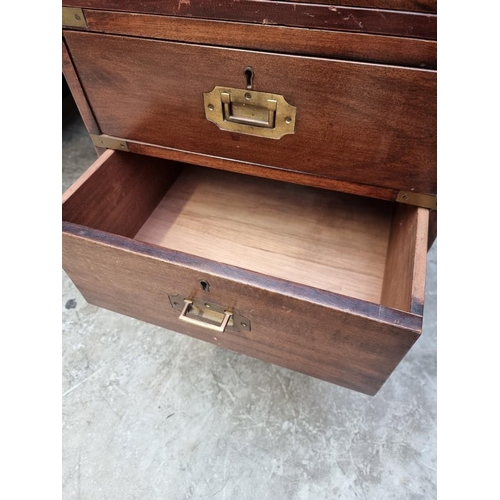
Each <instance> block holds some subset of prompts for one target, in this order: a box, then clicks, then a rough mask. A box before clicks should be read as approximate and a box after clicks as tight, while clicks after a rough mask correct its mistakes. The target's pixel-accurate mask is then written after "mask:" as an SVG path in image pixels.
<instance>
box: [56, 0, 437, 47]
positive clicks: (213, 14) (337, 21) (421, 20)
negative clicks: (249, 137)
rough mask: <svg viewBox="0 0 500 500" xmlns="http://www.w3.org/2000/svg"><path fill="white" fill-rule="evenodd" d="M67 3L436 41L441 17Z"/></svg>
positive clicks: (200, 3) (200, 4) (232, 2)
mask: <svg viewBox="0 0 500 500" xmlns="http://www.w3.org/2000/svg"><path fill="white" fill-rule="evenodd" d="M63 5H65V6H69V7H71V6H74V7H82V8H85V9H98V10H117V11H122V12H138V13H143V14H158V15H168V16H179V17H192V18H202V19H218V20H221V21H236V22H247V23H255V24H271V25H280V26H301V27H304V28H319V29H324V30H337V31H351V32H357V33H374V34H379V35H394V36H406V37H411V38H424V39H429V40H435V39H436V36H437V16H436V15H435V14H431V13H428V12H407V11H395V10H388V9H378V8H369V7H361V8H360V7H352V6H349V5H344V6H342V5H331V4H329V5H328V4H318V3H297V2H290V1H289V2H276V1H269V0H189V1H179V0H148V1H147V2H144V1H138V0H63Z"/></svg>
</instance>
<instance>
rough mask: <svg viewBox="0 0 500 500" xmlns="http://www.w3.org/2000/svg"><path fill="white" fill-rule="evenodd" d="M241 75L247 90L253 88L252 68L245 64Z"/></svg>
mask: <svg viewBox="0 0 500 500" xmlns="http://www.w3.org/2000/svg"><path fill="white" fill-rule="evenodd" d="M243 76H244V77H245V87H246V88H247V89H248V90H252V88H253V76H254V74H253V68H251V67H250V66H247V67H246V68H245V69H244V70H243Z"/></svg>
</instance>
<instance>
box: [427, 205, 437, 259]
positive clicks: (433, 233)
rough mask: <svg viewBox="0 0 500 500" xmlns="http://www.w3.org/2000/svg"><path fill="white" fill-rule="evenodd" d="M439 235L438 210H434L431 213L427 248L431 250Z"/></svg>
mask: <svg viewBox="0 0 500 500" xmlns="http://www.w3.org/2000/svg"><path fill="white" fill-rule="evenodd" d="M436 237H437V211H436V210H433V211H432V212H431V213H430V215H429V239H428V243H427V249H428V250H430V248H431V246H432V245H433V243H434V242H435V241H436Z"/></svg>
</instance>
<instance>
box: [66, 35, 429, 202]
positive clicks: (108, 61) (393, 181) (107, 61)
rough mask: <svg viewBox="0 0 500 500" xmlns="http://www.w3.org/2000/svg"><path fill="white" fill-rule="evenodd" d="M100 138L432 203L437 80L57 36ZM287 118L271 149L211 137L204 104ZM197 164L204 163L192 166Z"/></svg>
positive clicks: (168, 45) (257, 141) (251, 141)
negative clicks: (271, 104) (248, 98)
mask: <svg viewBox="0 0 500 500" xmlns="http://www.w3.org/2000/svg"><path fill="white" fill-rule="evenodd" d="M65 38H66V42H67V44H68V48H69V52H70V54H71V57H72V60H73V62H74V64H75V67H76V70H77V73H78V75H79V77H80V81H81V84H82V86H83V89H84V91H85V93H86V96H87V98H88V100H89V103H90V106H91V108H92V110H93V112H94V115H95V118H96V120H97V122H98V125H99V128H100V130H101V133H103V134H107V135H110V136H114V137H119V138H124V139H126V140H129V141H137V142H139V143H147V144H153V145H157V146H161V147H164V148H170V149H172V150H177V151H179V150H180V151H186V152H193V153H196V154H198V155H204V156H206V157H207V158H214V157H217V158H225V159H230V160H236V161H239V162H248V163H252V164H256V165H261V166H263V167H272V168H275V169H276V168H278V169H286V170H289V171H294V172H303V173H306V174H313V175H318V176H324V177H328V178H332V179H338V180H341V181H347V182H352V183H358V184H365V185H371V186H378V187H382V188H387V189H393V190H404V191H414V192H417V193H425V194H435V193H436V134H435V130H436V73H435V72H433V71H428V70H417V69H409V68H396V67H390V66H381V65H374V64H364V63H354V62H341V61H335V60H327V59H319V58H311V57H299V56H287V55H279V54H270V53H259V52H253V51H245V50H236V49H225V48H217V47H208V46H202V45H194V44H190V45H187V44H182V43H174V42H164V41H158V40H147V39H138V38H132V37H121V36H113V35H100V34H94V33H79V32H65ZM248 66H250V67H252V69H253V71H254V80H253V84H254V87H253V90H255V91H258V92H268V93H273V94H278V95H281V96H283V97H284V99H286V101H287V102H288V103H290V104H291V105H292V106H295V107H296V110H297V114H296V123H295V133H294V134H293V135H285V136H284V137H282V138H281V139H279V140H274V139H269V138H265V137H254V136H251V135H245V134H241V133H236V132H228V131H224V130H220V129H219V128H218V127H217V126H216V125H215V124H214V123H211V122H210V121H208V120H207V119H206V117H205V107H204V100H203V94H204V93H207V92H210V91H212V89H214V87H216V86H221V87H228V88H237V89H244V88H245V80H244V70H245V68H246V67H248ZM198 163H199V164H201V162H198Z"/></svg>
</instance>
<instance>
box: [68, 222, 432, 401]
mask: <svg viewBox="0 0 500 500" xmlns="http://www.w3.org/2000/svg"><path fill="white" fill-rule="evenodd" d="M63 266H64V269H65V270H66V272H67V273H68V275H69V276H70V278H71V279H72V280H73V282H74V283H75V285H76V286H77V287H78V289H79V290H80V292H81V293H82V294H83V296H84V297H85V299H86V300H87V301H88V302H89V303H91V304H94V305H97V306H100V307H104V308H107V309H110V310H112V311H116V312H119V313H121V314H125V315H128V316H132V317H134V318H137V319H139V320H142V321H146V322H148V323H152V324H155V325H158V326H162V327H164V328H168V329H170V330H174V331H177V332H180V333H184V334H187V335H190V336H192V337H196V338H198V339H201V340H205V341H207V342H211V343H212V344H216V345H218V346H221V347H226V348H228V349H232V350H234V351H237V352H241V353H244V354H247V355H250V356H253V357H256V358H259V359H261V360H264V361H268V362H271V363H275V364H277V365H279V366H283V367H285V368H289V369H291V370H295V371H299V372H301V373H305V374H307V375H311V376H314V377H317V378H320V379H322V380H326V381H328V382H333V383H336V384H339V385H342V386H344V387H348V388H350V389H353V390H357V391H361V392H364V393H366V394H371V395H373V394H376V392H377V391H378V390H379V389H380V387H381V386H382V384H383V383H384V382H385V380H386V379H387V378H388V377H389V375H390V374H391V373H392V371H393V370H394V369H395V368H396V366H397V365H398V363H399V362H400V361H401V359H402V358H403V357H404V356H405V355H406V353H407V352H408V350H409V349H410V348H411V346H412V345H413V343H414V342H415V341H416V340H417V339H418V337H419V335H420V332H421V328H422V318H421V317H419V316H414V315H410V314H407V313H399V312H398V311H392V310H391V309H387V308H384V307H382V306H378V305H375V304H370V303H368V302H364V301H359V300H356V299H350V298H348V297H344V296H341V295H337V294H333V293H331V292H325V291H320V290H316V289H314V288H311V287H306V286H303V285H298V284H294V283H291V282H287V281H284V280H280V279H277V278H271V277H268V276H265V275H261V274H258V273H252V272H250V271H244V270H241V269H238V268H236V267H232V266H226V265H223V264H219V263H216V262H213V261H209V260H207V259H202V258H197V257H193V256H190V255H187V254H183V253H181V252H174V251H171V250H167V249H164V248H161V247H156V246H154V245H148V244H146V243H142V242H139V241H136V240H130V239H128V238H123V237H120V236H113V235H110V234H109V233H103V232H102V231H96V230H90V229H88V228H85V227H82V226H77V225H74V224H71V223H64V224H63ZM200 279H205V280H207V281H208V282H209V283H210V292H209V293H207V292H203V291H202V290H201V288H200V285H199V280H200ZM169 294H179V295H181V296H184V297H191V298H195V299H197V298H199V299H203V298H205V299H206V300H210V301H212V302H214V303H217V304H220V305H224V306H225V307H228V308H230V307H232V308H234V309H236V310H238V311H239V312H240V313H241V314H243V315H244V316H245V317H248V318H249V319H250V320H251V322H252V331H251V332H240V333H237V334H236V333H229V332H225V333H221V334H215V335H214V333H213V332H210V331H209V330H206V329H204V328H201V327H196V326H189V325H186V324H184V323H183V322H181V321H180V320H179V319H178V316H179V312H178V311H176V310H174V309H173V308H172V307H171V306H170V303H169V299H168V295H169Z"/></svg>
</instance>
